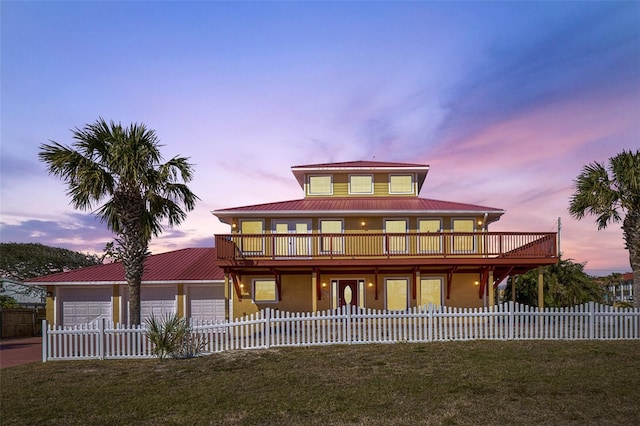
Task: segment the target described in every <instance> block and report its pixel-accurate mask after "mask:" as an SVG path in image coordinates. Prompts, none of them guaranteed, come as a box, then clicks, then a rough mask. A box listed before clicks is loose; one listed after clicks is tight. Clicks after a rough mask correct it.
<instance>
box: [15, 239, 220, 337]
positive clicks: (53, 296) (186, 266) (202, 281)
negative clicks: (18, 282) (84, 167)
mask: <svg viewBox="0 0 640 426" xmlns="http://www.w3.org/2000/svg"><path fill="white" fill-rule="evenodd" d="M215 259H216V250H215V248H187V249H183V250H177V251H172V252H168V253H162V254H156V255H151V256H149V257H148V258H147V260H146V262H145V265H144V274H143V276H142V285H141V287H140V306H141V319H142V321H143V322H144V321H145V319H146V318H148V317H149V316H150V315H151V314H153V315H155V316H163V315H165V314H170V313H177V314H178V315H179V316H181V317H189V318H194V319H197V320H224V319H225V299H224V286H223V285H224V275H223V272H222V270H221V269H220V268H218V267H217V266H216V263H215ZM25 282H26V283H28V284H30V285H39V286H46V291H47V321H48V322H49V323H51V324H56V325H65V326H68V325H76V324H84V323H88V322H92V321H94V320H96V319H99V318H107V319H109V320H112V321H114V322H118V323H127V313H128V286H127V282H126V280H125V277H124V267H123V266H122V264H121V263H120V262H114V263H108V264H103V265H97V266H90V267H86V268H81V269H75V270H72V271H68V272H62V273H57V274H51V275H45V276H42V277H37V278H32V279H29V280H26V281H25Z"/></svg>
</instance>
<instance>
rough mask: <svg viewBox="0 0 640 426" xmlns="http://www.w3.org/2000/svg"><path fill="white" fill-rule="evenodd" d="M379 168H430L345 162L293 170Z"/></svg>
mask: <svg viewBox="0 0 640 426" xmlns="http://www.w3.org/2000/svg"><path fill="white" fill-rule="evenodd" d="M372 167H379V168H383V169H389V168H403V169H404V168H425V167H427V168H428V167H429V166H428V165H426V164H414V163H390V162H386V161H344V162H341V163H321V164H306V165H300V166H293V167H291V168H292V169H318V168H323V169H326V168H330V169H357V168H372Z"/></svg>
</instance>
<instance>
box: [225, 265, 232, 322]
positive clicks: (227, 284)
mask: <svg viewBox="0 0 640 426" xmlns="http://www.w3.org/2000/svg"><path fill="white" fill-rule="evenodd" d="M230 288H231V281H230V280H229V273H228V272H225V274H224V319H226V320H227V321H228V320H230V319H231V318H229V299H230V295H229V293H230V291H229V289H230Z"/></svg>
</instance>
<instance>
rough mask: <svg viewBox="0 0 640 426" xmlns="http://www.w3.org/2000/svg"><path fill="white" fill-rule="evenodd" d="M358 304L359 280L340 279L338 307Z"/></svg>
mask: <svg viewBox="0 0 640 426" xmlns="http://www.w3.org/2000/svg"><path fill="white" fill-rule="evenodd" d="M343 306H358V281H357V280H340V281H338V307H339V308H341V307H343Z"/></svg>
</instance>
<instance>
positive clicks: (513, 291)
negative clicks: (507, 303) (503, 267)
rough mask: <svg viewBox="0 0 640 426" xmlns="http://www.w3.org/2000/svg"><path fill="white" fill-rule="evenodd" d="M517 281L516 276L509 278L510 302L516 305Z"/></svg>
mask: <svg viewBox="0 0 640 426" xmlns="http://www.w3.org/2000/svg"><path fill="white" fill-rule="evenodd" d="M517 279H518V276H517V275H514V276H512V277H511V301H512V302H513V303H516V280H517Z"/></svg>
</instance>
